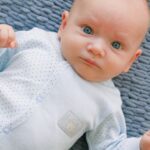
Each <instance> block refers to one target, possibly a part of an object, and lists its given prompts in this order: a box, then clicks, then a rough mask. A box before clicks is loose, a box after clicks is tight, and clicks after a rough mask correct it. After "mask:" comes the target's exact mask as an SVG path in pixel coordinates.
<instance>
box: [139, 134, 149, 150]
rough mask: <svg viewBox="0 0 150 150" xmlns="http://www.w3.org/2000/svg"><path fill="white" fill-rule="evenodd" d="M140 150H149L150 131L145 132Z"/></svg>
mask: <svg viewBox="0 0 150 150" xmlns="http://www.w3.org/2000/svg"><path fill="white" fill-rule="evenodd" d="M140 147H141V149H140V150H150V131H148V132H146V133H145V134H144V135H143V136H142V138H141V142H140Z"/></svg>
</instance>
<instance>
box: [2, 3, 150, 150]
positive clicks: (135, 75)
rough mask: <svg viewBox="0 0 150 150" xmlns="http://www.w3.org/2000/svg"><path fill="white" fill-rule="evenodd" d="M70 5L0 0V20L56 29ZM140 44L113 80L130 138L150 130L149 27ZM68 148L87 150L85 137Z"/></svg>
mask: <svg viewBox="0 0 150 150" xmlns="http://www.w3.org/2000/svg"><path fill="white" fill-rule="evenodd" d="M71 4H72V0H0V23H7V24H10V25H12V26H13V27H14V28H15V29H16V30H28V29H31V28H33V27H39V28H42V29H45V30H51V31H57V30H58V27H59V24H60V21H61V12H62V11H63V10H64V9H67V10H68V9H69V8H70V6H71ZM141 47H142V49H143V54H142V56H141V57H140V58H139V59H138V60H137V61H136V62H135V63H134V64H133V66H132V68H131V70H130V71H129V73H127V74H124V75H120V76H119V77H117V78H115V79H114V83H115V85H116V86H117V87H118V88H119V89H120V91H121V96H122V100H123V112H124V114H125V118H126V123H127V134H128V136H129V137H130V136H136V137H138V136H140V135H142V134H143V133H144V132H145V131H146V130H149V129H150V30H149V32H148V34H147V36H146V38H145V40H144V42H143V43H142V45H141ZM71 150H88V146H87V143H86V140H85V136H83V137H82V138H81V139H80V140H79V141H78V142H77V143H76V144H75V145H74V146H73V147H72V148H71Z"/></svg>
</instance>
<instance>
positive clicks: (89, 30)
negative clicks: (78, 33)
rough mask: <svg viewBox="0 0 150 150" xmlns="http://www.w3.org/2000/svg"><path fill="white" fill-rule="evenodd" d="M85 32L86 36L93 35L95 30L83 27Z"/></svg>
mask: <svg viewBox="0 0 150 150" xmlns="http://www.w3.org/2000/svg"><path fill="white" fill-rule="evenodd" d="M83 32H84V33H86V34H93V30H92V28H91V27H89V26H85V27H83Z"/></svg>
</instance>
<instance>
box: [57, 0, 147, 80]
mask: <svg viewBox="0 0 150 150" xmlns="http://www.w3.org/2000/svg"><path fill="white" fill-rule="evenodd" d="M148 23H149V14H148V7H147V3H146V1H145V0H75V2H74V4H73V6H72V8H71V10H70V12H67V11H65V12H64V13H63V14H62V23H61V25H60V28H59V31H58V36H59V38H60V43H61V49H62V54H63V56H64V58H65V59H66V60H67V61H68V62H69V63H70V64H71V66H72V67H73V69H74V70H75V71H76V72H77V73H78V74H79V75H80V76H81V77H82V78H84V79H86V80H89V81H104V80H108V79H111V78H113V77H115V76H117V75H119V74H120V73H122V72H127V71H128V70H129V68H130V66H131V65H132V63H133V62H134V61H135V60H136V58H137V57H138V56H139V55H140V54H141V50H140V49H139V47H140V44H141V42H142V40H143V38H144V36H145V34H146V32H147V29H148Z"/></svg>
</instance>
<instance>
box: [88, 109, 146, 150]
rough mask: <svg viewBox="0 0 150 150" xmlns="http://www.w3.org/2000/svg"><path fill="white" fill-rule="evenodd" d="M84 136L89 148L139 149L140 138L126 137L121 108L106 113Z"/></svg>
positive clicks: (106, 149) (107, 149)
mask: <svg viewBox="0 0 150 150" xmlns="http://www.w3.org/2000/svg"><path fill="white" fill-rule="evenodd" d="M86 136H87V142H88V144H89V149H90V150H140V140H141V138H134V137H133V138H127V135H126V124H125V120H124V115H123V113H122V111H121V110H120V111H118V112H116V113H112V114H110V115H108V116H107V117H106V118H105V119H104V120H103V121H102V122H101V123H99V124H98V126H97V127H96V128H95V129H94V130H91V131H90V132H88V133H87V134H86ZM142 150H148V149H142Z"/></svg>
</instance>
